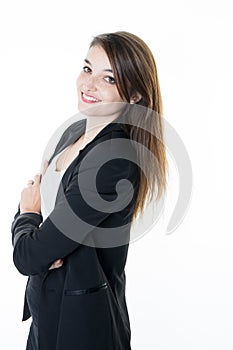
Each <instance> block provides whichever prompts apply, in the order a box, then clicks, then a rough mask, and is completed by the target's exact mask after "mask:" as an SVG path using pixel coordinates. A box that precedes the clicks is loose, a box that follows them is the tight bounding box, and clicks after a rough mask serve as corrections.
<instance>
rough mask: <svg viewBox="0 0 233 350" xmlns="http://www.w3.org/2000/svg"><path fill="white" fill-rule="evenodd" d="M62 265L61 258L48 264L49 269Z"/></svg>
mask: <svg viewBox="0 0 233 350" xmlns="http://www.w3.org/2000/svg"><path fill="white" fill-rule="evenodd" d="M62 265H63V260H62V259H58V260H55V261H54V263H53V264H52V265H51V266H50V268H49V270H53V269H57V268H58V267H61V266H62Z"/></svg>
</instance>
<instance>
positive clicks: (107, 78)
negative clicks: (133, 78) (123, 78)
mask: <svg viewBox="0 0 233 350" xmlns="http://www.w3.org/2000/svg"><path fill="white" fill-rule="evenodd" d="M104 79H105V80H106V81H107V83H109V84H115V79H114V78H113V77H105V78H104Z"/></svg>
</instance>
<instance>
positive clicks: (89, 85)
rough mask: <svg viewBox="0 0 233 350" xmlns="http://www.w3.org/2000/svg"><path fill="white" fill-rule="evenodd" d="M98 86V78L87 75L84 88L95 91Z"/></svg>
mask: <svg viewBox="0 0 233 350" xmlns="http://www.w3.org/2000/svg"><path fill="white" fill-rule="evenodd" d="M96 86H97V84H96V79H95V77H93V76H91V75H89V76H88V77H86V79H85V80H84V82H83V88H85V90H89V91H95V90H96V89H97V87H96Z"/></svg>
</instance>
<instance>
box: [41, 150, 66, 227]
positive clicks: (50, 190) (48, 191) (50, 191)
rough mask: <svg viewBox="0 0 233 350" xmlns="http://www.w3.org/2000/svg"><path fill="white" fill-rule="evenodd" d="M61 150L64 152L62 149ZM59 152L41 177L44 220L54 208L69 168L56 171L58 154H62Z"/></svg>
mask: <svg viewBox="0 0 233 350" xmlns="http://www.w3.org/2000/svg"><path fill="white" fill-rule="evenodd" d="M61 152H64V150H62V151H61ZM61 152H60V153H58V154H57V155H56V156H55V157H54V158H53V159H52V161H51V163H50V164H49V166H48V167H47V169H46V172H45V174H44V175H43V176H42V178H41V183H40V194H41V214H42V216H43V221H45V219H46V218H47V217H48V216H49V214H50V213H51V211H52V210H53V209H54V205H55V200H56V196H57V191H58V188H59V185H60V182H61V179H62V177H63V175H64V173H65V171H66V170H67V168H68V167H66V169H62V170H61V171H56V161H57V158H58V156H59V155H60V154H61Z"/></svg>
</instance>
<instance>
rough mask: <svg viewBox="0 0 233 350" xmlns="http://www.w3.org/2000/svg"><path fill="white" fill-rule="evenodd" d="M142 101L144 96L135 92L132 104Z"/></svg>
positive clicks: (131, 99) (131, 100)
mask: <svg viewBox="0 0 233 350" xmlns="http://www.w3.org/2000/svg"><path fill="white" fill-rule="evenodd" d="M141 99H142V95H141V94H139V92H135V93H134V94H133V95H132V96H131V98H130V103H131V104H134V103H138V102H139V101H140V100H141Z"/></svg>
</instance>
